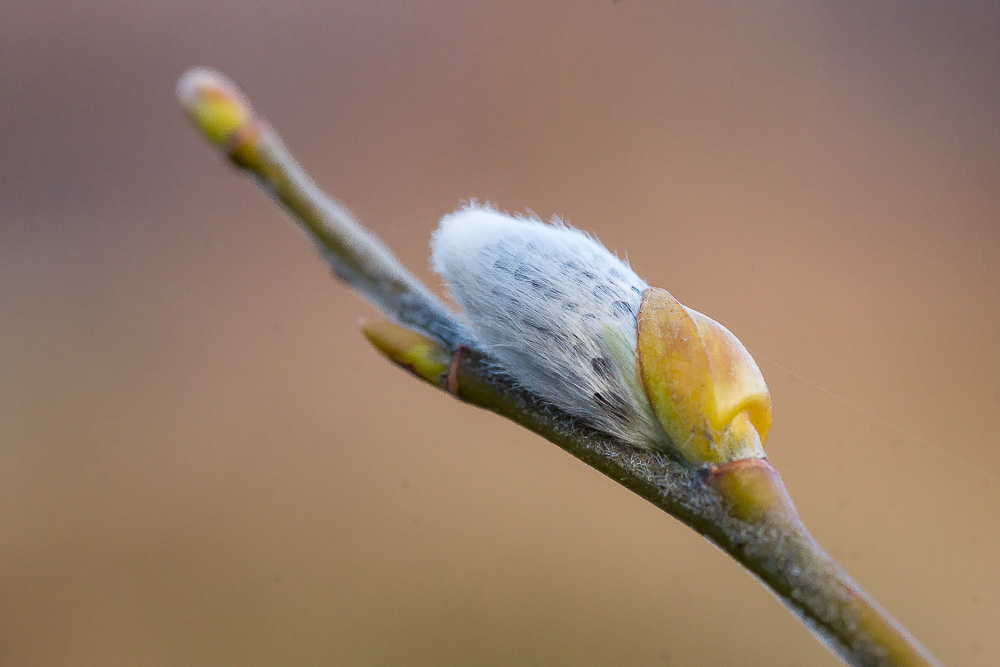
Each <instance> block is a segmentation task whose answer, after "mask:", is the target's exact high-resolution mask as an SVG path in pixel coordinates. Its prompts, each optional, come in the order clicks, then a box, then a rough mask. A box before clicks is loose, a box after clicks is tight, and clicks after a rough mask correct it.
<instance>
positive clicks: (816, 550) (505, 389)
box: [178, 70, 938, 665]
mask: <svg viewBox="0 0 1000 667" xmlns="http://www.w3.org/2000/svg"><path fill="white" fill-rule="evenodd" d="M178 92H179V95H180V97H181V101H182V103H183V104H184V105H185V107H186V108H187V110H188V111H189V113H190V114H191V115H192V117H193V118H194V119H195V121H196V123H197V124H198V126H199V127H200V129H201V130H202V131H203V132H204V133H205V134H206V136H207V137H208V138H209V139H210V140H211V141H213V142H214V143H216V144H217V145H219V146H220V147H222V148H223V149H224V150H225V151H226V153H227V155H228V156H229V157H230V159H231V160H232V161H233V163H234V164H235V165H237V166H238V167H240V168H242V169H244V170H246V171H248V172H249V173H251V174H252V175H253V176H255V177H256V178H257V180H258V182H260V183H261V185H262V186H263V187H264V188H265V189H266V190H268V191H269V192H271V193H272V194H273V195H274V196H275V197H276V198H277V199H278V200H279V201H280V202H281V203H282V204H283V205H284V206H285V208H286V209H287V210H288V211H289V212H290V213H291V214H292V216H293V218H294V219H295V220H297V221H298V222H299V224H300V225H301V226H302V227H303V228H304V229H305V230H306V232H307V233H308V234H309V236H310V238H311V239H312V240H313V242H314V243H315V244H316V246H317V248H318V249H319V251H320V253H321V254H322V255H323V256H324V257H325V258H326V260H327V262H328V263H329V264H330V266H331V268H332V269H333V271H334V273H335V274H336V275H337V276H338V277H339V278H340V279H341V280H342V281H344V282H345V283H346V284H347V285H348V286H350V287H352V288H354V289H356V290H358V291H359V292H360V293H361V294H363V295H364V296H365V297H366V298H368V299H369V300H370V301H371V302H372V303H374V304H375V305H376V306H378V307H379V308H381V309H382V310H383V311H384V312H385V313H386V314H387V315H388V316H389V317H391V318H392V319H393V320H395V321H396V322H400V323H402V324H404V325H406V326H407V327H409V328H410V329H412V331H402V330H401V331H397V332H394V331H392V330H391V329H392V325H384V326H382V327H371V328H370V329H369V330H366V335H368V336H369V340H371V341H372V343H373V344H374V345H376V347H378V348H379V350H380V351H382V352H383V353H385V354H386V355H387V356H389V357H390V358H391V359H393V360H394V361H396V362H397V363H399V364H400V365H402V366H404V367H405V368H407V369H408V370H410V371H411V372H414V373H415V374H416V375H418V376H419V377H421V378H423V379H424V380H427V381H429V382H431V383H433V384H435V385H438V386H441V387H447V388H449V390H450V391H451V392H453V393H454V394H455V395H456V396H458V398H460V399H461V400H463V401H465V402H468V403H470V404H473V405H476V406H479V407H482V408H485V409H488V410H491V411H493V412H496V413H498V414H500V415H503V416H504V417H507V418H509V419H511V420H513V421H515V422H517V423H519V424H521V425H522V426H524V427H526V428H528V429H530V430H532V431H534V432H535V433H538V434H539V435H541V436H543V437H545V438H547V439H548V440H550V441H551V442H553V443H555V444H556V445H558V446H559V447H561V448H563V449H564V450H566V451H567V452H569V453H570V454H572V455H573V456H575V457H576V458H578V459H580V460H581V461H584V462H585V463H587V464H589V465H591V466H593V467H594V468H596V469H597V470H599V471H601V472H602V473H604V474H605V475H607V476H608V477H610V478H611V479H613V480H615V481H617V482H618V483H620V484H622V485H623V486H625V487H626V488H628V489H630V490H632V491H633V492H635V493H636V494H638V495H639V496H642V497H643V498H645V499H646V500H648V501H650V502H652V503H653V504H654V505H656V506H657V507H659V508H661V509H662V510H664V511H665V512H667V513H668V514H670V515H671V516H673V517H675V518H677V519H678V520H680V521H682V522H683V523H685V524H687V525H688V526H690V527H691V528H693V529H694V530H696V531H697V532H698V533H700V534H701V535H703V536H705V537H706V538H707V539H708V540H710V541H711V542H713V543H714V544H716V545H717V546H718V547H719V548H721V549H723V550H724V551H726V552H727V553H728V554H730V555H731V556H732V557H733V558H734V559H735V560H737V561H738V562H739V563H741V564H742V565H743V566H744V567H745V568H746V569H747V570H749V571H750V572H752V573H753V574H754V575H756V576H757V577H758V578H759V579H760V580H761V581H762V582H763V583H764V584H765V585H766V586H767V587H768V588H770V589H771V590H772V591H773V592H774V594H775V595H776V596H777V597H778V599H780V600H781V601H782V602H783V603H784V604H786V605H787V606H788V607H789V608H790V609H791V610H792V612H793V613H795V615H796V616H798V617H799V618H800V619H801V620H802V621H803V623H805V625H806V626H807V627H808V628H809V629H810V630H811V631H812V632H813V633H814V634H815V635H816V636H817V637H818V638H819V639H820V641H822V642H823V643H824V644H826V645H827V646H828V647H829V648H830V649H831V650H833V651H834V652H835V653H837V654H838V655H840V656H841V657H842V658H843V659H844V660H845V661H847V662H848V663H850V664H853V665H936V664H938V662H937V661H936V660H935V658H934V657H933V656H932V655H931V654H930V653H929V652H928V651H927V650H926V649H925V648H924V647H923V646H921V645H920V643H919V642H917V640H916V639H914V638H913V637H912V636H911V635H910V634H909V633H908V632H907V631H906V630H905V629H904V628H903V627H902V626H901V625H900V624H899V623H898V622H897V621H895V619H893V618H892V617H891V616H889V615H888V614H887V613H886V612H885V611H884V610H883V609H882V608H881V607H879V606H878V604H877V603H876V602H875V601H874V600H872V599H871V598H870V597H869V596H868V595H867V594H866V593H865V592H864V591H862V590H861V588H860V587H858V586H857V584H855V583H854V582H853V581H852V580H851V579H850V577H849V576H848V575H847V574H846V573H845V572H844V570H843V569H841V568H840V567H839V566H838V565H837V564H836V563H835V562H834V561H833V559H832V558H830V557H829V556H828V555H827V554H826V553H825V552H824V551H823V550H822V548H820V546H819V544H817V542H816V541H815V540H814V539H813V538H812V536H811V535H810V534H809V532H808V531H807V530H806V528H805V526H804V525H803V524H802V522H801V520H800V519H799V516H798V513H797V512H796V511H795V509H794V506H793V505H792V503H791V500H790V499H789V498H788V495H787V492H786V491H785V487H784V485H783V483H782V482H781V479H780V477H779V476H778V474H777V472H776V471H774V469H773V468H772V467H771V466H770V464H769V463H767V462H766V461H761V460H758V462H757V463H754V464H752V465H745V466H740V467H736V468H726V467H724V466H720V467H718V468H697V467H693V466H691V465H689V464H686V463H684V462H681V461H677V460H674V459H671V458H669V457H668V456H667V455H665V454H661V453H657V452H652V451H645V450H638V449H635V448H633V447H631V446H629V445H627V444H625V443H622V442H619V441H616V440H615V439H613V438H611V437H610V436H608V435H606V434H603V433H600V432H597V431H594V430H593V429H590V428H589V427H588V426H586V425H585V424H583V423H581V422H580V421H579V420H578V419H575V418H573V417H571V416H570V415H567V414H566V413H564V412H562V411H560V410H559V409H558V408H556V407H554V406H552V405H551V404H548V403H545V402H544V401H542V400H541V399H539V398H538V397H536V396H534V395H532V394H530V393H528V392H526V391H524V390H523V389H521V388H519V387H518V386H517V385H516V384H515V383H514V382H513V381H512V380H511V379H510V378H509V377H507V376H506V375H504V374H503V373H502V372H500V371H498V370H497V368H496V365H495V364H493V363H491V361H490V360H489V359H488V358H487V356H486V355H485V354H484V353H483V352H482V351H480V350H476V349H475V348H474V341H472V340H471V339H469V338H468V336H466V335H465V334H464V327H463V325H462V323H461V322H460V321H459V320H458V319H457V318H456V316H455V315H454V314H453V313H452V312H451V311H449V310H448V309H447V308H446V307H445V306H444V304H443V303H442V302H441V301H440V299H438V298H437V297H436V296H435V295H434V294H433V293H432V292H431V291H430V290H429V289H428V288H427V287H425V286H424V285H423V284H422V283H420V282H419V281H418V280H417V279H416V278H415V277H414V276H413V275H412V274H411V273H410V272H409V271H407V270H406V269H405V268H404V267H403V266H402V264H400V262H399V261H398V260H397V259H396V258H395V256H393V254H392V253H391V252H390V251H389V250H388V249H387V248H386V247H385V246H384V245H383V244H382V242H381V241H380V240H379V239H378V238H377V237H376V236H375V235H374V234H372V233H371V232H370V231H369V230H367V229H365V228H364V227H362V226H361V224H360V223H358V222H357V221H356V220H355V219H354V218H353V217H352V216H351V215H350V213H348V211H347V210H346V209H345V208H344V207H343V206H341V205H340V204H339V203H337V202H336V201H334V200H333V199H331V198H329V197H328V196H327V195H326V194H325V193H323V192H322V191H321V190H320V189H319V188H318V187H317V186H316V185H315V183H313V181H312V180H311V179H310V178H309V177H308V175H306V173H305V172H304V171H303V170H302V169H301V168H300V167H299V165H298V164H297V163H296V162H295V160H294V159H293V158H292V157H291V155H290V154H289V152H288V151H287V149H286V148H285V146H284V144H283V143H282V142H281V140H280V138H279V137H278V135H277V133H276V132H274V130H273V129H271V128H270V127H269V126H268V125H266V124H265V123H264V122H263V121H261V120H260V119H259V118H258V117H257V116H256V114H255V113H254V112H253V109H252V108H251V107H250V105H249V103H248V102H247V101H246V99H245V98H244V97H243V95H242V93H240V91H239V90H238V89H236V88H235V86H233V85H232V84H231V83H230V82H229V81H228V80H226V79H225V78H224V77H222V76H221V75H219V74H217V73H214V72H209V71H206V70H193V71H191V72H189V73H187V74H185V76H184V77H183V78H182V80H181V83H180V84H179V86H178ZM425 336H426V338H425ZM467 346H471V347H467ZM448 359H453V362H452V363H451V367H450V368H448V365H447V363H446V362H447V360H448ZM727 465H729V464H727ZM761 499H764V500H763V501H762V500H761Z"/></svg>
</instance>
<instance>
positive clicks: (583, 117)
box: [0, 0, 1000, 665]
mask: <svg viewBox="0 0 1000 667" xmlns="http://www.w3.org/2000/svg"><path fill="white" fill-rule="evenodd" d="M193 65H209V66H213V67H217V68H219V69H221V70H222V71H224V72H226V73H228V74H229V75H230V76H232V77H233V78H234V79H235V80H236V81H238V82H239V83H240V84H241V85H242V86H243V87H244V88H245V90H246V91H247V92H248V94H249V95H250V96H251V98H252V99H253V100H254V101H255V102H256V103H257V105H258V107H259V108H260V109H261V110H262V111H263V112H264V113H265V114H266V115H267V116H268V118H269V119H270V120H271V121H272V122H273V123H274V124H275V125H276V127H277V128H278V129H279V131H280V132H281V133H282V135H283V136H284V138H285V140H286V142H287V143H288V145H289V146H290V148H291V149H292V150H293V151H294V152H295V153H296V155H297V156H298V157H299V158H300V160H301V161H302V163H303V164H304V165H305V166H306V167H307V168H308V169H309V170H310V171H311V172H312V173H313V174H314V176H315V177H316V178H317V180H318V181H319V182H320V183H321V184H322V185H323V186H325V187H327V188H328V189H329V190H330V191H331V192H332V193H334V194H335V195H336V196H337V197H338V198H340V199H341V201H343V202H344V203H345V204H346V205H347V206H348V207H350V208H351V209H352V210H353V211H354V212H355V213H356V214H357V215H358V216H359V217H360V218H361V219H362V220H363V221H365V222H366V223H367V224H369V225H370V226H371V227H372V228H373V229H374V230H375V231H376V232H377V233H379V234H380V235H382V236H383V237H384V238H385V240H386V241H387V242H388V244H389V245H390V246H391V247H393V248H394V249H396V250H397V251H398V252H399V254H400V256H401V257H402V259H403V261H404V262H405V263H406V264H407V265H409V266H410V267H413V268H414V270H416V271H417V272H418V274H419V275H420V276H421V277H423V278H425V279H427V280H428V281H431V283H432V284H433V285H434V286H435V287H438V286H439V285H440V281H439V280H438V279H436V278H435V277H434V276H433V275H432V274H431V273H430V271H429V270H428V268H427V240H428V237H429V235H430V233H431V231H432V230H433V229H434V226H435V224H436V220H437V219H438V218H439V217H440V216H441V215H442V214H444V213H447V212H449V211H451V210H453V209H454V208H455V207H456V206H457V205H459V203H460V202H461V201H462V200H463V199H467V198H471V197H477V198H479V199H486V200H490V201H493V202H496V203H497V204H498V205H499V206H500V207H502V208H505V209H508V210H514V211H520V210H524V209H531V210H533V211H535V212H536V213H537V214H539V215H541V216H542V217H546V218H547V217H549V216H550V215H552V214H559V215H562V216H564V217H565V218H566V219H567V220H569V221H572V222H573V223H574V224H576V225H577V226H579V227H583V228H585V229H588V230H593V231H594V232H596V233H597V234H598V235H599V236H600V237H601V239H602V240H603V241H605V243H606V244H607V245H609V246H610V247H611V248H613V249H616V250H619V251H623V252H624V251H627V252H628V255H629V258H630V259H631V261H632V264H633V266H634V267H636V269H637V270H638V271H639V273H640V274H642V275H643V276H644V277H645V278H646V279H647V280H649V282H650V283H652V284H656V285H660V286H662V287H666V288H668V289H670V290H671V291H672V292H673V293H674V294H675V295H676V296H677V297H678V298H679V299H680V300H681V301H682V302H684V303H685V304H687V305H690V306H692V307H695V308H697V309H698V310H701V311H703V312H705V313H708V314H709V315H711V316H713V317H715V318H717V319H719V320H720V321H722V322H723V323H724V324H726V325H727V326H728V327H729V328H731V329H732V330H733V331H734V332H735V333H736V334H737V335H738V336H740V337H741V338H742V339H743V341H744V342H745V343H746V344H747V346H748V347H749V348H750V349H751V350H752V351H753V352H754V353H755V354H756V355H758V359H760V362H761V367H762V369H763V371H764V374H765V376H766V377H767V378H768V381H769V383H770V386H771V389H772V393H773V395H774V403H775V421H774V429H773V431H772V436H771V439H770V441H769V443H768V451H769V452H770V455H771V458H772V460H773V461H774V462H775V464H776V465H777V467H778V469H779V470H781V472H782V473H783V475H784V477H785V480H786V482H787V484H788V486H789V488H790V489H791V492H792V494H793V496H794V498H795V499H796V502H797V503H798V506H799V508H800V510H801V512H802V514H803V516H804V518H805V520H806V523H807V524H808V525H809V526H810V527H811V529H812V531H813V532H814V533H815V534H816V536H817V537H818V538H819V540H820V542H821V543H823V544H824V545H825V546H826V548H827V549H828V550H829V551H830V553H831V554H832V555H833V556H834V557H835V558H837V559H838V560H840V561H841V562H842V564H844V565H845V566H846V567H847V569H848V570H849V571H850V572H851V573H852V575H853V576H854V577H855V578H856V579H857V580H858V581H859V582H860V583H861V584H862V585H863V586H864V587H865V588H867V590H868V591H869V592H871V593H872V594H873V595H874V596H875V597H876V598H877V599H878V600H879V601H880V602H881V603H882V604H883V605H884V606H885V607H887V608H888V609H889V610H890V611H891V612H893V613H894V614H895V615H896V616H897V617H898V618H899V619H900V620H901V621H902V622H903V623H904V624H905V625H907V626H908V627H909V629H910V630H911V631H912V632H913V633H914V634H915V635H916V636H917V637H919V638H920V639H921V640H922V641H923V642H924V643H925V644H926V645H927V646H928V647H929V648H930V649H931V650H932V651H933V652H934V653H935V654H936V655H937V656H939V657H940V658H941V659H942V660H943V661H944V662H945V663H946V664H949V665H995V664H997V663H998V662H1000V633H998V632H997V628H998V626H1000V567H998V562H1000V482H998V481H997V474H998V467H1000V453H998V448H997V440H998V437H1000V436H998V433H1000V346H998V344H997V332H998V330H1000V263H998V262H1000V259H998V258H1000V9H998V6H997V4H996V3H994V2H979V3H972V2H966V3H945V2H940V3H919V5H918V4H914V3H888V2H883V3H832V2H827V3H775V4H773V5H772V6H770V7H768V8H763V7H761V6H759V5H756V4H754V5H752V6H751V4H749V3H747V4H744V3H674V2H665V1H659V2H657V1H650V0H622V1H621V2H618V3H614V2H612V1H611V0H607V1H604V2H588V3H561V4H557V3H534V2H518V3H493V2H477V3H471V2H454V3H442V2H419V3H418V2H379V3H373V2H366V1H363V0H360V1H358V2H336V3H320V2H311V3H310V2H304V3H232V4H220V3H179V2H157V3H134V2H124V1H121V2H88V3H39V2H29V1H28V0H13V1H11V0H6V1H5V2H3V3H2V4H0V156H2V161H0V410H2V413H0V601H2V602H0V628H2V629H0V662H2V663H3V664H7V665H43V664H44V665H53V664H67V665H68V664H74V665H85V664H86V665H108V664H118V665H154V664H155V665H161V664H162V665H223V664H259V665H272V664H301V665H329V664H344V665H403V664H406V665H419V664H428V665H437V664H484V665H485V664H496V665H507V664H551V665H556V664H560V665H620V664H644V665H656V664H669V665H718V664H734V665H735V664H739V665H834V664H838V663H837V661H836V659H835V658H834V657H833V656H832V655H831V654H829V653H828V652H827V651H826V649H825V648H824V647H823V646H821V645H820V644H819V643H818V642H816V641H815V640H814V639H813V638H812V637H811V635H809V633H808V632H807V631H806V630H805V628H804V627H803V626H801V625H800V624H799V623H798V622H797V621H796V620H795V619H794V618H793V617H792V615H791V614H789V613H788V612H787V611H786V610H785V608H784V607H782V606H781V605H780V604H779V603H778V602H777V601H776V600H775V599H774V598H773V597H772V596H771V595H770V594H769V593H768V592H767V591H766V590H765V589H764V588H763V587H761V586H760V585H759V584H758V583H757V582H756V581H754V580H753V579H752V578H751V577H750V576H749V575H748V574H746V573H745V572H743V571H742V570H741V569H740V568H739V567H738V566H737V565H735V564H734V563H733V562H732V561H731V560H730V559H729V558H728V557H726V556H725V555H724V554H722V553H721V552H719V551H717V550H716V549H714V548H712V547H711V546H709V544H708V543H706V542H705V541H704V540H703V539H702V538H700V537H699V536H697V535H696V534H695V533H694V532H692V531H691V530H689V529H688V528H686V527H685V526H683V525H681V524H680V523H678V522H677V521H675V520H673V519H672V518H670V517H669V516H666V515H664V514H663V513H661V512H660V511H659V510H656V509H655V508H653V507H652V506H651V505H649V504H647V503H646V502H645V501H643V500H641V499H639V498H638V497H636V496H634V495H632V494H631V493H629V492H628V491H626V490H624V489H623V488H621V487H619V486H617V485H616V484H614V483H613V482H611V481H610V480H608V479H606V478H604V477H602V476H601V475H599V474H598V473H596V472H594V471H593V470H591V469H589V468H586V467H584V466H583V465H582V464H580V463H579V462H578V461H576V460H575V459H573V458H571V457H570V456H568V455H567V454H565V453H563V452H562V451H561V450H559V449H557V448H556V447H555V446H553V445H551V444H549V443H547V442H545V441H543V440H541V439H540V438H538V437H536V436H534V435H532V434H530V433H528V432H526V431H524V430H522V429H520V428H519V427H517V426H515V425H513V424H511V423H508V422H505V421H503V420H501V419H500V418H498V417H495V416H492V415H490V414H487V413H485V412H481V411H478V410H475V409H472V408H470V407H467V406H463V405H461V404H459V403H458V402H456V401H454V400H452V399H450V398H449V397H448V396H446V395H445V394H443V393H440V392H436V391H434V390H432V389H430V388H428V387H427V386H425V385H421V384H420V383H418V382H417V381H416V380H414V379H412V378H410V377H408V376H406V375H405V374H403V373H401V372H399V371H397V370H396V369H395V368H393V367H391V366H390V365H389V364H388V363H386V362H385V361H384V360H383V359H382V358H380V357H379V356H378V355H377V354H376V353H374V351H372V350H371V349H370V348H369V347H368V345H367V344H366V343H365V341H364V339H363V338H362V337H361V335H360V334H359V333H358V330H357V321H358V318H359V316H371V315H373V314H374V311H373V309H372V308H370V307H369V306H367V305H366V304H364V303H363V302H361V301H360V300H359V299H358V298H357V297H355V296H354V295H353V294H351V293H350V292H348V291H347V290H346V289H344V288H343V287H342V286H340V285H338V284H335V283H334V282H333V281H332V280H331V279H330V277H329V275H328V272H327V270H326V269H325V268H324V266H323V265H322V263H321V262H320V261H319V259H318V258H317V257H316V256H315V255H314V253H313V251H312V248H311V246H310V245H309V244H308V243H307V242H305V241H304V238H303V237H302V235H301V234H299V233H297V232H296V231H295V230H294V229H293V227H292V226H291V225H290V224H289V223H287V222H286V221H285V220H284V218H283V214H282V213H281V212H280V211H278V210H277V209H276V208H275V207H274V206H273V205H272V204H271V202H270V201H269V200H268V199H266V198H265V197H264V196H263V195H261V194H260V193H259V192H258V190H257V189H256V187H255V186H254V185H253V184H252V183H251V182H249V181H248V180H246V179H244V178H242V177H240V176H238V175H237V174H236V173H235V172H233V171H232V170H230V169H228V168H227V166H226V165H225V164H224V161H223V160H222V158H221V157H220V156H219V155H217V154H216V153H215V152H214V151H213V150H211V149H210V148H209V147H208V146H207V145H206V144H205V143H204V142H203V141H202V139H201V138H200V137H199V136H198V135H197V134H196V133H195V132H194V130H193V129H192V127H190V125H189V123H188V121H187V119H186V118H185V117H184V116H183V114H182V113H181V112H180V111H179V109H178V107H177V105H176V103H175V100H174V84H175V82H176V79H177V77H178V76H179V75H180V74H181V73H182V72H183V71H184V70H185V69H186V68H188V67H190V66H193ZM764 359H768V360H773V361H774V362H776V363H778V364H781V366H784V367H787V368H788V369H791V370H792V371H794V373H795V374H797V375H794V374H792V373H789V372H786V371H785V370H782V369H781V368H779V367H778V366H776V365H774V364H773V363H770V362H768V361H764ZM799 376H801V377H799ZM803 378H808V381H806V380H805V379H803ZM812 383H815V385H814V384H812ZM816 385H819V387H822V388H823V389H820V388H818V387H817V386H816ZM827 390H828V391H827ZM829 392H833V394H836V395H839V396H840V397H842V398H843V399H844V400H841V399H839V398H836V397H834V396H833V395H832V394H831V393H829ZM845 401H846V402H845ZM848 402H849V403H850V404H855V405H856V406H858V407H852V405H849V404H848ZM875 415H878V416H879V417H882V418H884V420H887V421H882V420H880V419H879V418H878V417H876V416H875ZM889 423H891V424H894V425H896V426H898V427H901V428H902V429H903V430H905V431H906V432H909V433H912V434H914V435H915V436H917V437H918V438H919V439H920V440H917V439H915V438H913V437H909V436H908V435H905V434H904V433H902V432H900V431H898V430H896V429H895V428H893V427H892V426H890V425H889ZM963 461H966V462H968V463H963ZM990 476H992V479H991V477H990Z"/></svg>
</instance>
